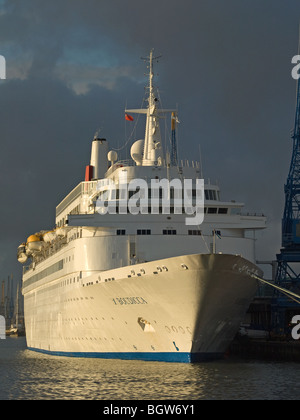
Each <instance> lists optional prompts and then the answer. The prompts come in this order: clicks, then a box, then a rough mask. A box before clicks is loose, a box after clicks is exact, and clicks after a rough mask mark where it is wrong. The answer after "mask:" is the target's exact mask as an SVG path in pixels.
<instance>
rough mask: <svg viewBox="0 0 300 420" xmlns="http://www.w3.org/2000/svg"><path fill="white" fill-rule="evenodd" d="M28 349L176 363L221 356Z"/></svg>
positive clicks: (73, 354) (218, 354)
mask: <svg viewBox="0 0 300 420" xmlns="http://www.w3.org/2000/svg"><path fill="white" fill-rule="evenodd" d="M28 349H29V350H32V351H37V352H39V353H44V354H49V355H53V356H65V357H85V358H98V359H121V360H145V361H152V362H177V363H193V362H203V361H209V360H216V359H221V358H223V353H180V352H178V353H177V352H176V353H173V352H163V353H154V352H153V353H150V352H149V353H147V352H145V353H144V352H128V353H127V352H126V353H117V352H112V353H98V352H96V353H94V352H66V351H51V350H43V349H37V348H33V347H28Z"/></svg>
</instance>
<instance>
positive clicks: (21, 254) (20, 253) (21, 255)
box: [17, 242, 28, 264]
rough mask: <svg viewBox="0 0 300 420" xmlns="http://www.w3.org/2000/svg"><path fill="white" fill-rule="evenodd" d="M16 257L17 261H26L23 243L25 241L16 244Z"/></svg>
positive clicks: (22, 262)
mask: <svg viewBox="0 0 300 420" xmlns="http://www.w3.org/2000/svg"><path fill="white" fill-rule="evenodd" d="M17 258H18V261H19V262H20V263H21V264H24V263H25V262H26V261H27V259H28V256H27V254H26V244H25V242H24V243H22V244H21V245H19V246H18V251H17Z"/></svg>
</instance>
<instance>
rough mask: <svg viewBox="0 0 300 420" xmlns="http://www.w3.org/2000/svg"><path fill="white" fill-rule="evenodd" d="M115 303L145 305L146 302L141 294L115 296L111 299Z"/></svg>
mask: <svg viewBox="0 0 300 420" xmlns="http://www.w3.org/2000/svg"><path fill="white" fill-rule="evenodd" d="M112 300H113V302H114V304H115V305H147V304H148V302H147V301H146V300H145V299H144V298H143V297H141V296H135V297H131V296H130V297H115V298H113V299H112Z"/></svg>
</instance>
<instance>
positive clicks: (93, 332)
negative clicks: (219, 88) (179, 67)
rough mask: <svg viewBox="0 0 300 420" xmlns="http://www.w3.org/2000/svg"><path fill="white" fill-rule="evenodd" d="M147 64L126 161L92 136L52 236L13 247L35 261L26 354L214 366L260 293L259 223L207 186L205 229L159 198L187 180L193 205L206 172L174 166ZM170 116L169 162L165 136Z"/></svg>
mask: <svg viewBox="0 0 300 420" xmlns="http://www.w3.org/2000/svg"><path fill="white" fill-rule="evenodd" d="M153 59H154V57H153V52H152V51H151V52H150V56H149V57H148V63H149V84H148V91H149V96H148V106H147V107H146V108H143V109H130V110H126V115H131V114H134V113H139V114H145V116H146V128H145V138H144V139H141V140H137V141H135V142H134V143H133V145H132V146H131V150H130V152H131V153H130V154H131V158H132V159H131V160H129V161H123V160H118V155H117V153H116V151H113V150H110V148H109V146H108V141H107V140H106V139H104V138H99V137H98V136H95V138H94V140H93V142H92V151H91V161H90V164H89V165H88V166H87V167H86V175H85V181H83V182H81V183H80V184H79V185H77V186H76V187H75V188H74V189H73V190H72V191H71V192H70V193H69V194H68V195H67V196H66V197H65V198H64V199H63V200H62V201H61V203H59V205H58V206H57V207H56V226H55V229H53V230H51V231H43V232H37V233H36V234H34V235H31V236H30V237H29V238H28V239H27V241H26V243H23V244H22V245H20V247H19V249H18V259H19V261H20V262H22V263H25V262H26V260H27V259H28V258H30V264H29V265H27V266H24V274H23V294H24V305H25V323H26V337H27V344H28V347H29V348H31V349H33V350H37V351H43V352H47V353H51V354H58V355H71V356H84V357H104V358H133V359H143V360H166V361H193V360H202V359H206V358H215V357H220V356H221V355H222V354H224V352H225V351H226V349H227V347H228V346H229V344H230V342H231V340H232V339H233V337H234V335H235V333H236V331H237V330H238V328H239V323H240V322H241V320H242V319H243V316H244V314H245V312H246V310H247V309H248V306H249V304H250V302H251V299H252V297H253V295H254V293H255V291H256V282H255V280H254V279H253V278H252V277H251V276H250V275H249V274H251V273H256V274H259V269H258V268H257V267H256V266H255V234H254V232H255V231H256V230H257V229H262V228H264V227H265V222H266V220H265V217H264V216H263V215H261V216H259V215H250V214H245V213H244V212H243V207H244V204H243V203H237V202H234V201H222V200H221V197H220V189H219V187H218V186H217V185H212V184H210V183H205V186H204V191H203V194H204V196H203V201H204V206H203V208H202V211H203V217H204V220H203V222H202V223H199V224H196V223H195V220H192V219H193V217H195V214H194V215H193V214H191V213H190V212H189V211H188V209H189V207H186V206H185V204H184V202H183V200H182V199H183V195H184V194H183V195H182V197H181V198H180V197H179V196H178V195H176V188H169V189H164V186H165V185H166V184H167V185H168V186H170V185H171V187H172V185H175V184H176V182H177V183H179V184H181V185H185V181H186V180H191V182H192V184H191V185H193V187H192V188H191V189H190V195H189V198H190V201H189V204H190V207H191V206H192V207H193V206H194V205H195V202H196V200H197V188H196V185H197V182H198V180H200V179H201V168H200V164H199V163H198V162H190V163H188V162H185V163H183V162H180V161H179V160H178V157H177V151H176V150H174V149H175V147H176V145H175V141H174V139H175V136H173V135H174V133H173V131H174V130H175V124H174V121H176V119H177V114H176V110H174V109H171V110H162V109H160V108H159V101H158V100H157V97H156V94H155V89H154V86H153V74H154V73H153ZM167 113H170V115H171V118H172V136H173V138H172V151H171V152H172V153H171V158H170V155H169V153H168V151H164V150H163V147H162V142H161V136H160V119H161V117H162V116H164V115H166V114H167ZM172 181H173V184H172ZM175 181H176V182H175ZM176 185H178V184H176ZM153 187H154V188H153ZM141 191H143V194H142V193H141ZM154 191H157V195H155V193H154ZM154 198H155V200H154ZM132 204H133V205H134V206H133V207H131V205H132ZM193 208H195V207H193Z"/></svg>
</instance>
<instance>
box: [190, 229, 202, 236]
mask: <svg viewBox="0 0 300 420" xmlns="http://www.w3.org/2000/svg"><path fill="white" fill-rule="evenodd" d="M189 235H201V230H197V229H192V230H189Z"/></svg>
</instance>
